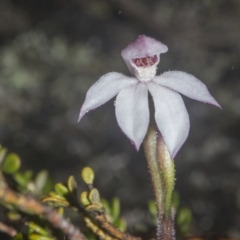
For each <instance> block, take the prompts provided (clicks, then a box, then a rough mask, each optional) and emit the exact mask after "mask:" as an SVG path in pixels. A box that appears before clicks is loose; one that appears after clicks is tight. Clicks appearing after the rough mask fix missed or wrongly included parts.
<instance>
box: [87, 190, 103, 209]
mask: <svg viewBox="0 0 240 240" xmlns="http://www.w3.org/2000/svg"><path fill="white" fill-rule="evenodd" d="M88 198H89V200H90V202H91V203H93V204H98V205H100V206H102V203H101V200H100V195H99V192H98V190H97V189H96V188H93V189H92V190H91V191H90V193H89V195H88Z"/></svg>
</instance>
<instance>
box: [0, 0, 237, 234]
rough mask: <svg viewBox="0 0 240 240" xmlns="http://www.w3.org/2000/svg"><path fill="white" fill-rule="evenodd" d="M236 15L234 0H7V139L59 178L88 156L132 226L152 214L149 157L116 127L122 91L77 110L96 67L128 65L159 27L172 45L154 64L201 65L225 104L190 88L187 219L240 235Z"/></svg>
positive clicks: (184, 164) (1, 40) (3, 30)
mask: <svg viewBox="0 0 240 240" xmlns="http://www.w3.org/2000/svg"><path fill="white" fill-rule="evenodd" d="M239 23H240V1H234V0H218V1H209V0H202V1H197V0H188V1H187V0H182V1H176V0H87V1H84V0H41V1H40V0H39V1H37V0H35V1H32V0H0V143H1V144H2V145H3V146H4V147H7V148H8V149H9V151H11V152H12V151H13V152H16V153H18V154H19V155H20V156H21V158H22V162H23V168H24V169H28V168H32V169H33V170H34V171H36V172H37V171H39V170H41V169H47V170H48V171H49V172H50V174H51V176H52V177H53V178H54V180H56V181H65V180H66V179H67V176H68V175H70V174H73V175H75V176H76V178H77V179H78V176H79V173H80V170H81V169H82V168H83V167H84V166H91V167H92V168H93V169H94V170H95V172H96V175H97V177H96V182H95V185H96V187H97V188H98V189H99V190H100V192H101V195H102V196H103V197H105V198H108V199H111V198H112V197H114V196H117V197H119V198H120V199H121V204H122V214H123V216H124V217H125V218H126V220H127V221H128V223H129V228H130V229H133V230H134V229H136V228H137V226H138V225H139V223H146V222H147V221H148V213H147V201H148V200H149V199H152V198H153V194H152V186H151V182H150V179H149V173H148V169H147V165H146V162H145V158H144V154H143V150H142V148H141V149H140V151H139V152H136V150H135V149H134V147H133V145H131V143H130V142H129V140H128V139H127V138H126V136H125V135H124V134H123V133H122V132H121V130H120V128H119V127H118V125H117V122H116V118H115V112H114V100H112V101H110V102H108V103H107V104H105V105H103V106H102V107H100V108H98V109H96V110H95V111H92V112H89V113H88V114H87V115H86V116H85V117H84V118H83V119H82V121H81V122H80V123H77V118H78V114H79V109H80V107H81V105H82V103H83V101H84V99H85V94H86V91H87V90H88V88H89V87H90V86H91V85H92V84H93V83H94V82H95V81H96V80H98V78H99V77H100V76H102V75H103V74H105V73H107V72H112V71H116V72H121V73H124V74H127V75H129V72H128V70H127V67H126V66H125V64H124V62H123V60H122V59H121V55H120V52H121V50H122V49H123V48H125V47H126V46H127V45H128V44H129V43H130V42H132V41H133V40H135V39H136V37H137V36H138V35H139V34H145V35H147V36H151V37H153V38H156V39H157V40H159V41H161V42H163V43H164V44H166V45H167V46H168V48H169V51H168V52H167V53H166V54H162V55H161V63H160V65H159V69H158V73H161V72H163V71H167V70H181V71H184V72H188V73H191V74H193V75H195V76H196V77H197V78H199V79H200V80H202V81H203V82H204V83H205V84H206V85H207V86H208V88H209V90H210V92H211V93H212V95H213V96H214V97H215V98H216V100H217V101H218V102H219V103H220V104H221V106H222V108H223V110H220V109H217V108H215V107H213V106H210V105H205V104H203V103H199V102H196V101H193V100H190V99H187V98H184V101H185V103H186V106H187V109H188V110H189V115H190V121H191V129H190V134H189V137H188V139H187V141H186V143H185V144H184V146H183V147H182V149H181V150H180V152H179V154H178V155H177V157H176V159H175V162H176V179H177V181H176V189H177V191H179V193H180V197H181V204H182V205H184V206H186V207H189V208H190V209H191V210H192V212H193V224H192V228H191V229H192V230H191V231H192V233H193V234H197V235H199V234H210V233H216V234H225V235H228V236H231V237H236V238H240V214H239V213H240V184H239V182H240V79H239V76H240V45H239V42H240V27H239ZM82 185H83V184H82Z"/></svg>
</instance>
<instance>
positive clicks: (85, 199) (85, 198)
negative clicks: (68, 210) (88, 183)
mask: <svg viewBox="0 0 240 240" xmlns="http://www.w3.org/2000/svg"><path fill="white" fill-rule="evenodd" d="M80 202H81V203H82V204H83V205H84V206H87V205H89V204H91V202H90V201H89V199H88V192H87V191H84V192H82V193H81V195H80Z"/></svg>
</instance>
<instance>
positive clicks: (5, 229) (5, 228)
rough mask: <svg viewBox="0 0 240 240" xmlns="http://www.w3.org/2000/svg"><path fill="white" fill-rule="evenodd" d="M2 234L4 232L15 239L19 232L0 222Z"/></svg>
mask: <svg viewBox="0 0 240 240" xmlns="http://www.w3.org/2000/svg"><path fill="white" fill-rule="evenodd" d="M0 232H4V233H6V234H8V235H9V236H11V237H14V236H15V235H16V234H17V231H16V230H15V229H14V228H13V227H10V226H8V225H6V224H4V223H2V222H0Z"/></svg>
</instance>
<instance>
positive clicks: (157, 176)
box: [143, 126, 164, 215]
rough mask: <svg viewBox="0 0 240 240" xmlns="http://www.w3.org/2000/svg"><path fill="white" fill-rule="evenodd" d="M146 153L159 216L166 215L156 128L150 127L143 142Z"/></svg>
mask: <svg viewBox="0 0 240 240" xmlns="http://www.w3.org/2000/svg"><path fill="white" fill-rule="evenodd" d="M143 147H144V152H145V156H146V159H147V163H148V168H149V172H150V175H151V179H152V184H153V191H154V196H155V200H156V205H157V212H158V214H161V215H162V214H164V189H163V187H164V186H163V181H162V178H163V177H162V173H161V169H160V166H159V163H158V159H157V158H158V151H157V135H156V131H155V128H154V127H153V126H149V128H148V132H147V135H146V137H145V139H144V142H143Z"/></svg>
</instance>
